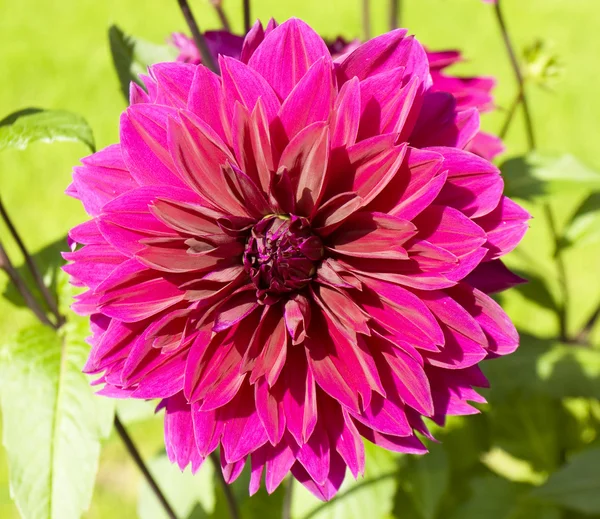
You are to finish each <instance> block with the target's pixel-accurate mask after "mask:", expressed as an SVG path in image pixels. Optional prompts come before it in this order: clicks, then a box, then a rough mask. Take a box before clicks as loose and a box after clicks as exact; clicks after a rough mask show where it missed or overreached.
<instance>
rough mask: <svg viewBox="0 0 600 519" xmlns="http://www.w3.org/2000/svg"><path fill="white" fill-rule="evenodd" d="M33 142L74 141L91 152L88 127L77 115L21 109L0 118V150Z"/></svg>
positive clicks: (92, 142)
mask: <svg viewBox="0 0 600 519" xmlns="http://www.w3.org/2000/svg"><path fill="white" fill-rule="evenodd" d="M36 141H42V142H55V141H76V142H81V143H83V144H85V145H86V146H87V147H88V148H89V149H90V150H91V151H95V148H94V136H93V135H92V129H91V128H90V126H89V125H88V123H87V122H86V121H85V119H84V118H83V117H81V116H80V115H77V114H73V113H70V112H65V111H64V110H41V109H40V108H25V109H24V110H19V111H18V112H14V113H12V114H10V115H8V116H7V117H5V118H4V119H2V120H1V121H0V151H2V150H5V149H9V148H15V149H19V150H23V149H25V148H27V146H29V144H30V143H32V142H36Z"/></svg>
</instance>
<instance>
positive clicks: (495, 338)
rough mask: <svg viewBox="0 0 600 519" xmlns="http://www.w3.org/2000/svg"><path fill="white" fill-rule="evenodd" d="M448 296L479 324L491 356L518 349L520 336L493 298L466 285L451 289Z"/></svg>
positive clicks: (462, 284) (505, 353)
mask: <svg viewBox="0 0 600 519" xmlns="http://www.w3.org/2000/svg"><path fill="white" fill-rule="evenodd" d="M448 294H449V295H450V296H451V297H452V298H453V299H454V300H455V301H456V302H458V303H459V304H460V305H461V306H462V307H463V308H464V309H465V310H466V311H467V312H469V313H470V314H471V315H472V316H473V317H474V318H475V320H476V321H477V322H478V323H479V326H481V328H482V330H483V332H484V333H485V335H486V337H487V340H488V350H489V352H490V353H491V354H493V355H494V356H498V355H507V354H509V353H512V352H513V351H515V350H516V349H517V346H518V345H519V334H518V333H517V330H516V329H515V327H514V325H513V323H512V322H511V320H510V318H509V317H508V316H507V315H506V314H505V313H504V310H502V308H501V307H500V305H498V303H496V302H495V301H494V300H493V299H492V298H491V297H489V296H486V295H485V294H484V293H483V292H480V291H479V290H477V289H475V288H472V287H470V286H469V285H467V284H466V283H460V284H459V285H457V286H456V287H453V288H451V289H449V290H448Z"/></svg>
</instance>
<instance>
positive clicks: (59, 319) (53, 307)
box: [0, 198, 65, 328]
mask: <svg viewBox="0 0 600 519" xmlns="http://www.w3.org/2000/svg"><path fill="white" fill-rule="evenodd" d="M0 216H1V217H2V219H3V220H4V222H5V223H6V226H7V227H8V230H9V232H10V234H11V235H12V237H13V239H14V240H15V242H16V244H17V246H18V247H19V250H20V251H21V254H22V255H23V258H25V263H26V265H27V267H28V268H29V271H30V272H31V275H32V276H33V279H34V280H35V282H36V284H37V286H38V289H39V291H40V293H41V294H42V297H43V298H44V301H45V302H46V304H47V305H48V308H49V309H50V311H51V312H52V313H53V314H54V317H55V318H56V325H57V327H58V328H60V327H61V326H62V325H63V324H64V323H65V318H64V317H63V316H62V315H60V312H59V310H58V304H57V302H56V299H55V298H54V296H53V295H52V294H51V292H50V289H49V288H48V287H47V286H46V284H45V283H44V278H43V277H42V274H41V272H40V270H39V269H38V267H37V265H36V264H35V261H34V260H33V257H32V256H31V254H29V251H28V250H27V247H25V243H24V242H23V240H22V239H21V236H20V235H19V233H18V232H17V229H16V227H15V225H14V224H13V222H12V220H11V218H10V216H9V215H8V212H7V211H6V208H5V207H4V204H3V203H2V199H1V198H0ZM32 310H33V309H32Z"/></svg>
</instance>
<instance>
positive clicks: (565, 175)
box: [500, 153, 600, 200]
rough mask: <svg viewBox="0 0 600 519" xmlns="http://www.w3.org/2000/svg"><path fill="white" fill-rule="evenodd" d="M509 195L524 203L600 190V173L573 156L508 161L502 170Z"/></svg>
mask: <svg viewBox="0 0 600 519" xmlns="http://www.w3.org/2000/svg"><path fill="white" fill-rule="evenodd" d="M500 169H501V170H502V176H503V178H504V184H505V189H504V192H505V194H506V196H509V197H511V198H519V199H522V200H534V199H540V198H543V197H545V196H548V195H552V194H565V193H567V192H581V190H583V189H590V190H600V174H599V173H598V172H596V171H594V170H592V169H590V168H588V167H587V166H585V165H583V164H582V163H581V162H580V161H579V160H577V159H576V158H575V157H573V156H572V155H563V156H561V157H558V158H553V157H546V156H542V155H539V154H537V153H531V154H529V155H527V156H523V157H515V158H512V159H509V160H507V161H506V162H504V163H503V164H502V166H501V167H500Z"/></svg>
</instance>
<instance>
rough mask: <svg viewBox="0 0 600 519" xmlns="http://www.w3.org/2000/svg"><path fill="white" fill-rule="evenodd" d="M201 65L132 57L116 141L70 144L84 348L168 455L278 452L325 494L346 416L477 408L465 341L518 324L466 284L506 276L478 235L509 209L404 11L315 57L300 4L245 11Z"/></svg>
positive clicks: (338, 464)
mask: <svg viewBox="0 0 600 519" xmlns="http://www.w3.org/2000/svg"><path fill="white" fill-rule="evenodd" d="M219 68H220V75H217V74H214V73H213V72H211V71H209V70H208V69H207V68H206V67H204V66H202V65H199V66H197V65H192V64H188V63H181V62H174V63H161V64H157V65H154V66H152V67H150V69H149V74H148V75H147V76H143V77H142V79H143V81H144V84H145V87H146V90H144V89H142V88H140V87H138V86H137V85H135V84H132V86H131V106H130V107H129V108H128V109H127V110H126V111H125V112H124V113H123V114H122V116H121V121H120V143H119V144H115V145H111V146H108V147H107V148H105V149H103V150H101V151H99V152H97V153H95V154H93V155H91V156H89V157H87V158H85V159H83V161H82V162H83V166H81V167H77V168H75V171H74V178H73V183H72V184H71V186H70V187H69V189H68V193H69V194H70V195H72V196H74V197H75V198H78V199H79V200H81V202H82V203H83V205H84V207H85V209H86V211H87V212H88V213H89V215H90V216H91V220H89V221H87V222H85V223H83V224H81V225H79V226H77V227H75V228H74V229H72V231H71V233H70V238H71V240H72V242H73V243H76V244H80V245H83V247H81V248H79V249H76V248H74V249H73V251H72V252H69V253H66V254H65V257H66V259H67V260H69V262H70V263H69V264H68V265H67V266H66V267H65V270H66V271H67V272H68V273H69V274H70V275H71V277H72V281H73V283H75V284H77V285H80V286H84V287H87V288H88V290H87V291H86V292H84V293H82V294H81V295H79V296H77V298H76V301H75V303H74V305H73V308H74V310H75V311H77V312H79V313H82V314H88V315H90V316H91V324H92V332H93V335H92V337H91V338H90V342H91V345H92V349H91V354H90V356H89V359H88V361H87V364H86V366H85V369H84V370H85V372H86V373H90V374H93V375H97V376H98V377H99V378H98V379H97V382H96V383H98V384H102V386H103V387H102V389H101V390H100V391H99V392H100V393H101V394H104V395H108V396H112V397H118V398H140V399H161V403H160V405H159V407H160V408H164V410H165V418H164V424H165V444H166V449H167V453H168V456H169V458H170V459H171V461H172V462H174V463H177V464H178V465H179V467H181V468H182V469H183V468H185V467H186V466H187V465H191V468H192V471H196V470H197V469H198V468H199V467H200V466H201V465H202V463H203V461H204V460H205V459H206V457H207V456H208V455H209V454H210V453H211V452H213V451H215V450H216V449H219V452H220V460H221V466H222V471H223V475H224V477H225V480H226V481H227V482H232V481H234V480H235V479H236V478H237V477H238V476H239V475H240V473H241V472H242V470H243V468H244V465H245V464H246V463H248V465H250V473H251V476H250V493H254V492H256V491H257V490H258V489H259V487H260V485H261V480H262V477H263V473H264V479H265V485H266V489H267V491H269V492H272V491H274V489H275V488H277V486H278V485H279V484H280V483H281V481H282V480H283V478H284V477H285V476H286V474H287V473H288V472H290V471H291V473H292V474H293V476H294V477H295V478H296V479H297V480H298V481H300V482H301V483H302V484H303V485H304V486H306V487H307V488H308V489H309V490H310V491H311V492H313V493H314V494H315V495H316V496H317V497H319V498H320V499H325V500H326V499H330V498H331V497H332V496H333V495H334V494H335V493H336V491H337V490H338V488H339V487H340V485H341V483H342V480H343V479H344V475H345V473H346V468H349V469H350V472H351V473H352V475H353V476H354V477H357V476H358V475H359V474H361V473H363V471H364V468H365V453H364V445H363V439H366V440H369V441H371V442H373V443H375V444H377V445H380V446H382V447H384V448H386V449H389V450H392V451H398V452H404V453H414V454H422V453H425V452H426V448H425V447H424V445H423V443H422V442H421V440H420V439H419V437H418V436H417V434H419V435H422V436H425V437H428V436H430V433H429V432H428V430H427V427H426V423H425V422H424V417H427V418H429V419H431V420H433V421H434V422H436V423H438V424H443V423H444V420H445V417H446V416H447V415H468V414H472V413H475V412H477V410H476V409H475V408H474V407H472V406H471V405H470V404H469V401H473V402H484V400H483V398H481V397H480V396H479V395H478V394H477V392H476V391H475V389H473V388H474V387H485V386H486V384H487V382H486V379H485V377H484V376H483V374H482V372H481V371H480V368H479V367H478V364H479V362H480V361H482V360H484V359H488V358H493V357H497V356H500V355H505V354H508V353H511V352H512V351H513V350H514V349H515V348H516V347H517V343H518V336H517V333H516V331H515V328H514V327H513V325H512V324H511V321H510V320H509V318H508V317H507V316H506V315H505V313H504V312H503V311H502V309H501V308H500V307H499V305H498V304H497V303H496V302H494V300H493V299H491V298H490V297H489V295H487V293H489V292H492V291H497V290H501V289H504V288H507V287H509V286H511V285H513V284H515V283H517V282H519V281H521V280H520V278H518V277H516V276H515V275H513V274H511V273H510V272H509V271H508V270H507V269H506V268H505V267H504V266H503V264H502V263H501V261H500V259H499V258H500V257H501V256H503V255H504V254H506V253H507V252H509V251H510V250H511V249H513V248H514V247H515V246H516V245H517V243H518V242H519V241H520V239H521V238H522V236H523V234H524V232H525V230H526V228H527V220H528V218H529V215H528V214H527V212H526V211H524V210H523V209H522V208H520V207H519V206H518V205H517V204H515V203H514V202H512V201H511V200H509V199H508V198H506V197H504V196H503V195H502V191H503V182H502V178H501V177H500V174H499V171H498V169H497V168H496V167H495V166H493V165H492V164H491V163H490V162H488V161H486V160H484V159H483V158H481V157H478V156H476V155H474V154H472V153H470V152H468V151H465V150H464V148H465V147H466V146H467V145H468V144H469V142H470V141H471V139H472V138H473V137H474V136H475V135H476V134H477V132H478V130H479V122H478V111H477V109H474V108H470V109H467V110H459V109H457V105H456V103H455V102H454V101H453V99H452V98H449V97H448V96H447V95H446V94H440V93H439V92H436V91H435V90H433V89H432V80H431V74H430V68H429V61H428V59H427V54H426V53H425V51H424V49H423V47H422V46H421V45H420V44H419V43H418V41H417V40H416V39H414V38H413V37H410V36H407V32H406V31H405V30H396V31H393V32H390V33H388V34H384V35H382V36H379V37H377V38H374V39H372V40H370V41H368V42H366V43H364V44H362V45H360V46H358V48H356V49H355V50H354V51H353V52H351V53H350V54H348V55H347V56H346V57H345V58H344V59H343V60H341V61H338V62H336V63H334V61H333V60H332V57H331V54H330V52H329V50H328V48H327V45H326V44H325V42H324V41H323V39H322V38H321V37H320V36H319V35H318V34H316V33H315V32H314V31H313V30H312V29H311V28H310V27H309V26H308V25H306V24H305V23H304V22H302V21H300V20H298V19H290V20H288V21H286V22H285V23H283V24H281V25H279V26H276V24H274V23H271V24H269V26H268V27H267V28H266V30H263V27H262V26H261V25H260V24H257V25H255V26H254V28H253V29H252V31H251V32H250V33H249V34H248V36H247V37H246V38H245V40H244V45H243V49H242V52H241V55H240V59H235V58H232V57H223V56H221V57H220V58H219Z"/></svg>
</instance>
